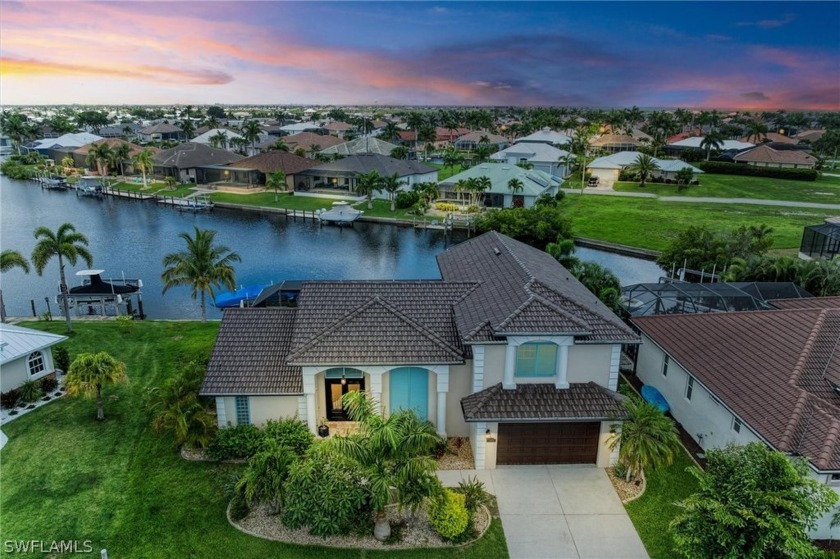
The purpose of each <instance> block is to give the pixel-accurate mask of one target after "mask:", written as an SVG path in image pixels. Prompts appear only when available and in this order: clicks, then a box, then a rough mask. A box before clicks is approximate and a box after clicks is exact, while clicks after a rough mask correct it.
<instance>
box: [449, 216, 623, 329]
mask: <svg viewBox="0 0 840 559" xmlns="http://www.w3.org/2000/svg"><path fill="white" fill-rule="evenodd" d="M437 261H438V266H439V267H440V271H441V275H442V276H443V279H444V280H445V281H471V282H479V283H480V285H479V288H478V289H476V290H475V291H473V292H472V293H470V294H469V295H467V296H466V297H465V298H464V299H463V300H462V301H460V302H458V303H457V304H456V305H455V319H456V324H457V325H458V330H459V332H460V333H461V336H463V338H464V340H465V341H466V342H486V341H494V339H495V338H497V337H498V336H499V335H504V334H505V333H512V332H513V329H515V330H517V333H534V334H538V333H541V334H546V333H550V332H552V331H554V332H556V331H557V330H553V329H554V328H557V329H559V330H560V331H562V332H568V333H570V334H571V333H574V334H575V335H576V341H577V342H578V343H585V342H594V343H599V342H600V343H613V342H626V343H635V342H638V335H636V333H635V332H633V331H632V330H631V329H630V328H629V327H628V326H627V325H625V324H624V323H623V322H622V321H621V319H620V318H618V317H617V316H616V315H615V314H613V313H612V312H611V311H610V310H609V309H608V308H607V307H606V306H605V305H604V304H603V303H602V302H601V301H599V300H598V298H597V297H595V295H593V294H592V293H591V292H590V291H589V290H588V289H586V288H585V287H584V286H583V284H581V283H580V282H579V281H578V280H577V279H575V278H574V277H573V276H572V275H571V274H570V273H569V271H568V270H566V269H565V268H564V267H563V266H562V265H561V264H560V263H559V262H557V260H555V259H554V258H552V257H551V255H549V254H548V253H546V252H543V251H541V250H538V249H535V248H533V247H531V246H528V245H526V244H524V243H521V242H519V241H516V240H513V239H511V238H510V237H506V236H505V235H501V234H499V233H497V232H495V231H491V232H489V233H485V234H483V235H481V236H479V237H475V238H474V239H470V240H468V241H465V242H463V243H460V244H458V245H456V246H454V247H452V248H450V249H449V250H447V251H445V252H443V253H441V254H439V255H438V256H437ZM488 323H489V326H488ZM491 336H492V337H491Z"/></svg>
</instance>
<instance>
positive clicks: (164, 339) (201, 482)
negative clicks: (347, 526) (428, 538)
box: [0, 321, 507, 559]
mask: <svg viewBox="0 0 840 559" xmlns="http://www.w3.org/2000/svg"><path fill="white" fill-rule="evenodd" d="M26 326H30V327H33V328H38V329H43V330H50V331H52V332H56V333H63V331H64V325H63V322H49V323H46V322H38V323H32V324H27V325H26ZM74 329H75V331H76V333H75V335H74V336H73V337H72V339H71V340H70V341H69V342H68V344H69V348H70V354H71V358H72V357H73V356H75V355H76V354H78V353H79V352H82V351H108V352H110V353H111V354H112V355H114V356H115V357H117V358H118V359H120V360H122V361H124V362H125V363H126V365H127V367H128V375H129V378H130V382H129V384H128V385H125V386H122V387H118V388H108V389H107V390H106V394H105V416H106V418H107V419H106V421H105V422H102V423H98V422H96V421H95V420H94V416H95V403H94V402H93V401H91V400H71V399H67V398H64V399H62V400H59V401H56V402H53V403H51V404H49V405H47V406H44V407H42V408H40V409H38V410H36V411H34V412H32V413H30V414H27V415H26V416H24V417H21V418H19V419H17V420H16V421H13V422H11V423H9V424H7V425H4V426H3V431H4V432H5V433H6V434H7V435H8V436H9V442H8V444H7V445H6V447H5V448H3V450H2V451H0V459H2V463H3V467H2V469H0V485H2V492H0V507H2V510H4V511H5V512H6V514H4V515H3V539H4V540H33V539H34V540H45V541H48V542H49V541H53V540H91V541H92V542H93V548H94V550H95V554H92V555H90V556H91V557H92V556H95V557H99V549H101V548H103V547H105V548H107V549H108V551H109V552H110V556H111V557H119V558H121V559H124V558H140V559H147V558H161V559H163V558H166V559H169V558H172V557H178V558H196V559H204V558H208V559H212V558H219V559H229V558H230V557H236V558H240V557H241V558H250V557H253V558H263V557H279V558H288V559H292V558H294V559H298V558H302V559H305V558H316V557H322V558H338V559H343V558H356V557H359V558H361V557H382V558H384V557H386V556H387V557H391V556H396V557H405V558H407V559H408V558H423V559H425V558H428V559H432V558H436V557H459V558H461V557H462V558H476V559H481V558H495V557H499V558H504V557H507V546H506V543H505V539H504V534H503V532H502V528H501V524H500V522H499V520H498V519H496V520H494V521H493V524H492V526H491V527H490V529H489V531H488V533H487V535H486V536H485V537H484V538H482V539H481V540H480V541H479V542H477V543H476V544H474V545H472V546H469V547H467V548H464V549H455V550H444V551H441V550H428V551H400V552H388V553H385V552H370V551H358V550H357V551H354V550H341V549H326V548H320V547H301V546H293V545H285V544H281V543H277V542H270V541H265V540H261V539H258V538H254V537H251V536H248V535H245V534H243V533H241V532H239V531H238V530H236V529H234V528H233V527H231V526H230V525H229V524H228V522H227V519H226V518H225V508H226V506H227V498H226V497H225V491H224V484H225V482H226V480H227V479H228V477H229V474H230V473H231V471H233V469H234V468H236V466H221V465H213V464H207V463H194V462H187V461H185V460H182V459H181V458H180V457H179V456H178V454H177V452H176V450H175V448H174V446H173V445H172V444H171V442H170V441H169V440H168V439H166V438H165V437H162V436H159V435H157V434H155V433H154V432H153V431H151V429H150V428H149V422H150V417H149V415H148V413H147V412H146V411H145V408H144V405H143V400H144V394H145V393H146V390H147V389H148V388H150V387H152V386H157V385H160V384H161V383H162V382H163V381H164V380H165V379H166V378H169V377H171V376H172V375H173V373H174V372H175V371H176V369H177V364H178V363H179V362H185V361H188V360H190V359H194V358H201V357H206V356H207V355H209V352H210V348H211V346H212V344H213V340H214V338H215V335H216V332H217V330H218V323H214V322H210V323H206V324H202V323H199V322H137V323H133V331H132V332H131V333H130V334H124V333H121V332H120V331H119V330H118V328H117V325H116V324H115V323H114V322H97V323H92V322H86V323H85V322H80V321H77V322H76V323H75V324H74ZM15 556H16V557H18V556H20V557H26V555H15ZM36 556H37V557H40V556H41V555H29V557H36Z"/></svg>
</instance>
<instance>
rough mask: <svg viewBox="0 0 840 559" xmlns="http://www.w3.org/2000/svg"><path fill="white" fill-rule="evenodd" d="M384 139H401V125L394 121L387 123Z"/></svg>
mask: <svg viewBox="0 0 840 559" xmlns="http://www.w3.org/2000/svg"><path fill="white" fill-rule="evenodd" d="M382 139H383V140H385V141H387V142H394V141H399V139H400V129H399V127H398V126H397V125H396V124H395V123H393V122H388V123H386V124H385V128H384V129H383V131H382Z"/></svg>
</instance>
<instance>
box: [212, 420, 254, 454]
mask: <svg viewBox="0 0 840 559" xmlns="http://www.w3.org/2000/svg"><path fill="white" fill-rule="evenodd" d="M263 440H264V439H263V433H262V432H261V431H260V430H259V429H258V428H256V427H255V426H253V425H237V426H236V427H225V428H224V429H219V431H218V432H217V433H216V436H215V437H214V438H213V440H212V441H211V442H210V444H209V445H208V446H207V454H208V456H210V458H214V459H216V460H233V459H237V458H250V457H251V456H253V455H254V454H256V453H257V452H259V450H260V447H261V446H262V443H263Z"/></svg>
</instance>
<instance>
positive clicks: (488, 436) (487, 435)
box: [484, 429, 496, 443]
mask: <svg viewBox="0 0 840 559" xmlns="http://www.w3.org/2000/svg"><path fill="white" fill-rule="evenodd" d="M484 440H485V441H486V442H488V443H494V442H496V439H495V438H494V437H493V433H491V432H490V429H487V430H486V431H485V432H484Z"/></svg>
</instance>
